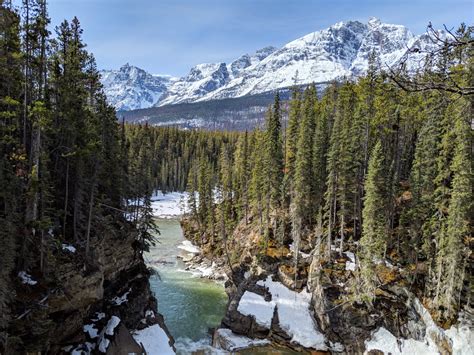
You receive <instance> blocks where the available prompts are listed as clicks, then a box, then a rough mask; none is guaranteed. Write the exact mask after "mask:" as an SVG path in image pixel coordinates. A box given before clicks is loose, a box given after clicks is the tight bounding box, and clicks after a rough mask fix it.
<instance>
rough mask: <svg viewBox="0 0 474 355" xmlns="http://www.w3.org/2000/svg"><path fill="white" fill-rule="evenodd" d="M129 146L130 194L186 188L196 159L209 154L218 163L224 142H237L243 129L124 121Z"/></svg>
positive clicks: (212, 162) (126, 142) (210, 159)
mask: <svg viewBox="0 0 474 355" xmlns="http://www.w3.org/2000/svg"><path fill="white" fill-rule="evenodd" d="M122 129H123V133H124V146H126V147H127V152H128V162H127V163H126V164H125V166H128V169H129V171H128V177H129V181H128V183H127V186H129V190H128V192H127V195H128V196H129V198H132V199H137V198H140V197H141V196H144V195H146V194H147V193H148V192H150V191H151V192H153V190H155V189H157V188H158V189H161V190H162V191H163V192H165V193H166V192H169V191H185V190H186V187H187V184H188V175H189V171H190V170H191V168H192V166H193V163H194V162H195V161H196V160H199V159H201V158H206V159H207V160H208V161H209V162H210V163H211V164H212V165H213V166H217V163H218V160H219V154H220V151H221V150H222V149H223V147H224V146H234V145H235V143H236V141H237V138H238V136H239V133H237V132H220V131H216V132H209V131H201V130H181V129H179V128H177V127H153V126H149V125H148V124H145V125H128V124H125V125H122Z"/></svg>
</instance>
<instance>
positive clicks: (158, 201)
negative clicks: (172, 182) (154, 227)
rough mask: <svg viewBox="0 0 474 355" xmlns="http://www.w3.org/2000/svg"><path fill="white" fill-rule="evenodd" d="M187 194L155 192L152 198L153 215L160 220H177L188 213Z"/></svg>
mask: <svg viewBox="0 0 474 355" xmlns="http://www.w3.org/2000/svg"><path fill="white" fill-rule="evenodd" d="M186 201H187V194H186V193H184V192H169V193H163V192H162V191H161V190H158V191H156V192H155V194H154V195H153V196H152V198H151V207H152V208H153V215H154V216H155V217H158V218H176V217H179V216H181V215H182V214H183V213H185V212H186V211H187V207H186Z"/></svg>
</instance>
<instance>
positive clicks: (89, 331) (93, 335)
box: [83, 324, 99, 339]
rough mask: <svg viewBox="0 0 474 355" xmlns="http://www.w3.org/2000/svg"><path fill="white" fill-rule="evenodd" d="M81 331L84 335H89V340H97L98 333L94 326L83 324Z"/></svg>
mask: <svg viewBox="0 0 474 355" xmlns="http://www.w3.org/2000/svg"><path fill="white" fill-rule="evenodd" d="M83 330H84V333H87V334H89V337H90V338H91V339H94V338H97V337H98V336H99V331H98V330H97V329H96V328H95V325H94V324H85V325H84V327H83Z"/></svg>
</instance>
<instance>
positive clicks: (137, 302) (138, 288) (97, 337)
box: [11, 234, 174, 354]
mask: <svg viewBox="0 0 474 355" xmlns="http://www.w3.org/2000/svg"><path fill="white" fill-rule="evenodd" d="M133 240H134V237H133V235H131V234H127V235H126V236H125V237H122V238H119V237H114V236H108V237H107V238H104V239H102V240H94V241H93V245H92V248H91V250H94V251H95V255H94V264H93V265H88V266H87V268H86V267H84V265H85V264H84V260H83V257H82V253H80V252H76V249H80V248H81V246H77V245H76V246H74V247H72V246H69V247H68V248H63V249H59V250H58V251H57V255H55V257H56V260H55V269H54V270H51V274H50V275H51V276H50V277H49V278H48V280H45V279H43V278H42V277H41V276H40V275H39V276H37V275H35V280H37V282H30V283H25V282H24V281H23V282H19V283H18V285H17V286H16V292H17V295H18V297H17V300H16V304H15V308H16V311H17V312H18V314H20V317H18V318H17V320H16V321H15V322H14V323H13V325H12V331H11V333H13V334H14V333H15V332H18V331H19V330H20V331H23V334H22V340H23V344H24V345H23V346H24V348H23V350H22V351H20V352H19V350H15V351H16V352H15V353H22V352H38V351H43V352H47V353H48V354H58V353H71V354H90V353H91V354H100V353H107V354H123V353H124V351H126V352H125V353H131V352H136V353H142V347H141V345H140V344H138V343H137V342H136V341H135V340H134V338H133V336H132V335H131V332H132V331H133V330H140V329H143V328H145V327H147V326H152V325H155V324H159V326H160V327H161V328H162V329H163V331H164V332H165V333H166V335H167V337H168V339H169V346H170V347H171V348H172V347H173V343H174V340H173V338H172V337H171V335H170V333H169V332H168V330H167V328H166V325H165V324H164V321H163V317H162V316H161V315H160V314H158V312H157V301H156V299H155V298H154V296H153V295H152V293H151V290H150V287H149V282H148V277H149V271H148V269H147V268H146V266H145V263H144V262H143V259H142V258H141V257H140V256H137V255H136V253H135V251H134V249H133V247H132V244H133ZM38 305H41V306H40V307H39V306H38ZM23 314H24V315H25V316H23V317H22V316H21V315H23Z"/></svg>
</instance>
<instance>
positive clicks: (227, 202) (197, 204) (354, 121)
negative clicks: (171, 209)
mask: <svg viewBox="0 0 474 355" xmlns="http://www.w3.org/2000/svg"><path fill="white" fill-rule="evenodd" d="M456 38H457V40H458V41H459V42H458V44H456V45H454V44H446V43H445V44H444V47H442V48H441V49H440V51H439V52H437V53H436V55H435V56H433V58H432V59H433V60H434V61H436V63H435V64H436V65H434V67H433V69H431V70H430V69H426V71H425V72H423V73H420V74H419V75H418V76H417V77H415V78H409V77H406V76H403V75H398V76H397V78H398V79H397V78H395V77H392V78H391V77H390V76H388V75H387V74H384V73H382V72H380V71H379V69H378V66H377V60H376V57H375V56H373V57H372V60H371V66H370V69H369V72H368V75H367V76H365V77H363V78H361V79H359V80H358V81H357V82H352V81H347V82H344V83H340V84H336V83H334V84H333V85H331V86H330V87H328V88H327V90H326V91H325V93H324V95H323V96H322V97H321V98H320V97H318V95H317V92H316V90H315V88H314V87H309V88H307V89H306V90H304V91H303V92H301V91H299V90H295V91H294V92H293V95H292V99H291V100H290V103H289V122H288V126H287V128H286V129H283V128H282V123H281V122H282V119H281V118H282V104H281V102H280V99H279V97H278V95H277V96H276V98H275V102H274V105H273V106H272V108H271V110H270V111H269V113H268V115H267V121H266V125H265V128H264V129H263V130H256V131H253V132H249V133H242V134H240V135H239V137H238V141H237V144H236V146H234V145H232V144H230V145H226V146H225V147H223V149H221V150H220V154H219V160H218V164H217V165H214V164H210V163H209V161H208V159H199V160H198V161H197V162H195V164H194V165H193V167H192V168H191V170H190V175H189V178H188V187H189V191H190V198H189V206H191V212H190V213H191V215H190V220H189V222H187V223H190V224H191V225H192V226H193V227H192V228H191V227H189V228H191V229H190V230H192V229H193V228H194V229H195V230H194V232H192V233H194V234H190V235H194V237H193V238H194V239H195V241H196V242H197V243H201V244H204V243H205V244H209V243H211V245H210V248H211V250H213V252H214V254H215V255H222V256H223V257H226V258H227V259H228V263H229V267H230V268H231V269H232V267H234V268H235V267H238V264H239V263H241V262H242V260H241V259H240V256H241V255H240V254H239V253H240V251H236V245H237V244H238V243H239V242H238V241H236V242H235V243H237V244H234V242H233V240H232V238H234V237H235V238H237V237H238V238H244V239H245V238H249V235H250V234H251V232H250V231H251V230H252V228H257V231H258V233H257V237H256V238H257V240H258V241H259V242H258V243H259V244H258V245H254V249H256V250H257V251H258V254H259V257H260V259H261V260H267V262H268V263H270V264H271V263H273V264H275V263H279V262H284V263H288V260H286V259H285V257H283V256H284V255H286V253H283V251H282V255H280V256H279V257H278V256H275V252H274V250H275V248H276V250H279V248H280V250H285V249H284V248H287V247H288V246H289V245H290V244H292V247H293V248H296V250H297V251H298V250H301V251H302V252H303V251H304V252H305V253H309V254H310V255H311V256H312V264H311V270H312V271H309V272H310V274H309V275H307V272H308V270H307V267H308V266H307V264H305V265H301V266H299V264H298V263H299V262H300V261H299V259H298V255H299V253H298V252H296V254H295V258H294V259H293V260H292V261H291V262H292V263H294V265H293V266H292V267H293V270H298V271H297V272H296V273H295V271H293V274H292V275H293V276H291V277H294V278H295V282H296V279H298V278H300V277H301V278H305V279H306V278H307V280H308V283H310V280H312V281H311V283H312V284H313V285H315V284H318V282H317V281H315V280H316V279H318V278H324V277H325V276H324V274H325V272H327V271H322V270H331V268H333V267H335V266H331V265H333V263H335V262H336V260H337V259H340V258H343V257H344V256H343V254H344V252H345V251H353V252H355V253H356V255H357V259H358V267H357V268H356V269H354V273H353V274H354V277H353V278H352V279H351V281H350V282H349V283H348V284H347V286H348V287H346V288H345V291H342V292H341V294H340V297H339V299H338V302H339V303H341V302H344V303H346V302H350V303H355V304H366V305H368V306H370V305H373V304H377V300H378V295H381V294H383V292H384V291H381V289H380V287H381V285H383V284H384V282H385V281H386V280H385V281H384V280H383V278H382V279H381V275H380V271H381V270H380V269H381V266H379V265H380V263H381V262H382V260H387V262H389V263H391V264H395V265H399V266H400V267H401V268H402V269H403V270H410V271H409V272H403V274H402V276H400V277H401V279H402V281H401V282H402V284H404V285H406V286H407V287H408V288H410V289H411V290H412V291H414V292H415V293H416V294H417V295H418V297H419V298H420V299H422V300H423V303H424V305H425V306H426V307H427V308H428V309H429V310H430V311H431V314H432V315H433V318H434V319H435V320H437V321H439V322H440V324H443V325H446V326H448V325H449V324H451V323H452V322H454V321H455V320H456V318H457V314H458V312H459V311H460V310H461V309H462V308H463V307H464V306H466V305H468V304H470V303H471V302H472V297H471V292H472V277H473V273H472V271H473V254H472V247H473V245H472V212H473V211H472V207H473V206H472V201H473V196H472V186H473V184H472V183H473V180H472V179H473V175H472V166H473V156H472V154H473V150H472V139H473V136H472V134H473V133H472V126H471V125H472V120H473V99H474V97H473V96H472V94H470V92H469V90H470V89H469V88H470V87H471V86H472V83H473V78H474V77H473V73H474V70H473V69H474V67H473V65H474V61H473V55H472V50H473V47H472V29H471V28H466V27H461V28H460V30H459V32H458V33H457V34H456ZM391 75H393V72H392V73H391ZM393 79H395V80H396V82H395V81H394V80H393ZM397 83H398V84H397ZM215 188H217V190H216V193H217V194H218V197H219V198H218V199H217V200H216V198H215V197H214V194H215V193H213V191H214V189H215ZM195 191H196V192H197V194H196V193H195ZM189 228H188V229H189ZM244 231H245V232H244ZM242 233H244V234H245V236H246V237H245V236H244V234H242ZM229 243H230V244H231V245H232V246H231V247H228V244H229ZM240 243H243V242H242V241H240ZM282 248H283V249H282ZM271 250H273V252H270V251H271ZM286 250H288V249H286ZM334 251H336V252H334ZM269 256H272V257H273V259H272V258H270V259H268V257H269ZM272 260H273V261H272ZM342 260H344V259H342ZM334 265H336V264H334ZM290 274H291V273H290ZM389 274H390V273H389ZM305 275H306V276H305ZM392 276H393V275H392ZM326 277H327V276H326ZM385 277H390V276H387V275H385ZM397 277H398V276H397ZM320 280H322V279H320ZM399 280H400V279H399ZM321 282H322V281H321ZM339 303H336V304H339ZM369 308H370V307H369Z"/></svg>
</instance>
